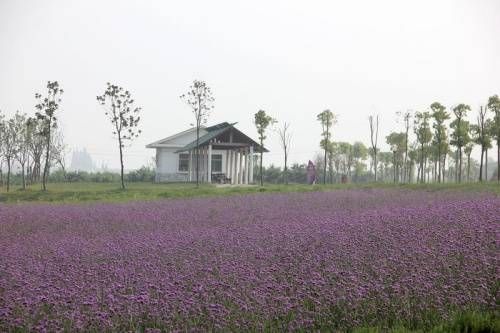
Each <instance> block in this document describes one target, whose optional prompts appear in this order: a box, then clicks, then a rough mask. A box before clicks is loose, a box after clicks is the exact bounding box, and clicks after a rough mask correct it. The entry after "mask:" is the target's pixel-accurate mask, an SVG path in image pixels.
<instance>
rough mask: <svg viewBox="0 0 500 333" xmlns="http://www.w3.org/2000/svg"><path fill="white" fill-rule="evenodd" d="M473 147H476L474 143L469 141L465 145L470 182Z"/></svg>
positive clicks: (468, 179) (468, 180)
mask: <svg viewBox="0 0 500 333" xmlns="http://www.w3.org/2000/svg"><path fill="white" fill-rule="evenodd" d="M472 148H474V144H473V143H472V142H469V143H467V144H466V145H465V147H464V153H465V156H466V157H467V182H470V155H471V153H472Z"/></svg>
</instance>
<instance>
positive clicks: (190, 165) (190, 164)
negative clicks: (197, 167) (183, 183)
mask: <svg viewBox="0 0 500 333" xmlns="http://www.w3.org/2000/svg"><path fill="white" fill-rule="evenodd" d="M192 180H193V151H192V150H190V151H189V162H188V181H192Z"/></svg>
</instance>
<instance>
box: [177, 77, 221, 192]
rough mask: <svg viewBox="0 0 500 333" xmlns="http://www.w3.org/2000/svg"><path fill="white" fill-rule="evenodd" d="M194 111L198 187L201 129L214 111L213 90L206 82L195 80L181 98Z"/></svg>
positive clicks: (197, 183)
mask: <svg viewBox="0 0 500 333" xmlns="http://www.w3.org/2000/svg"><path fill="white" fill-rule="evenodd" d="M180 98H181V100H183V101H184V102H185V103H186V104H187V105H188V106H189V107H190V108H191V110H192V111H193V115H194V118H195V123H194V127H195V128H196V154H195V156H196V186H197V187H198V186H199V184H200V180H199V176H200V172H199V170H200V154H199V147H200V144H199V141H200V128H201V126H202V125H204V124H205V123H206V122H207V119H208V116H209V115H210V112H211V111H212V110H213V109H214V101H215V98H214V97H213V94H212V90H211V89H210V87H209V86H208V85H207V83H206V82H205V81H200V80H194V81H193V84H192V85H191V86H190V87H189V91H188V92H187V93H186V94H183V95H181V96H180Z"/></svg>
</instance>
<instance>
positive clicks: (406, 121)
mask: <svg viewBox="0 0 500 333" xmlns="http://www.w3.org/2000/svg"><path fill="white" fill-rule="evenodd" d="M397 114H398V116H399V117H401V119H402V120H403V123H404V128H405V147H404V161H403V168H402V169H403V177H402V178H403V182H404V183H406V181H407V173H408V165H407V164H408V143H409V139H408V137H409V133H410V119H411V117H412V113H411V112H410V111H406V112H404V113H403V112H398V113H397Z"/></svg>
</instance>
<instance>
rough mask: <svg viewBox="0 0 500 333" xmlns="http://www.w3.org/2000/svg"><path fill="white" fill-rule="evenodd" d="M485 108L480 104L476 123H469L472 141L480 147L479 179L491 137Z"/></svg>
mask: <svg viewBox="0 0 500 333" xmlns="http://www.w3.org/2000/svg"><path fill="white" fill-rule="evenodd" d="M486 111H487V109H486V108H483V107H482V106H481V108H480V110H479V114H478V116H477V125H471V133H472V136H473V141H474V142H475V143H476V144H478V145H479V146H480V147H481V160H480V164H479V181H480V182H482V181H483V160H484V153H485V151H486V150H487V147H489V146H491V137H490V135H489V134H490V133H489V131H488V122H487V120H488V119H486Z"/></svg>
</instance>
